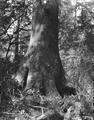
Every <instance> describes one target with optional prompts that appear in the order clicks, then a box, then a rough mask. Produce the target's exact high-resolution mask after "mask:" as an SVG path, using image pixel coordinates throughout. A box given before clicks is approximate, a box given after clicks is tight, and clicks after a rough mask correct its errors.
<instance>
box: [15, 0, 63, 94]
mask: <svg viewBox="0 0 94 120" xmlns="http://www.w3.org/2000/svg"><path fill="white" fill-rule="evenodd" d="M32 25H33V26H32V30H33V32H32V35H31V38H30V43H29V46H28V50H27V53H26V55H25V60H24V62H23V64H22V66H21V68H20V70H19V71H18V75H17V77H16V79H17V80H18V81H19V82H20V83H21V82H22V81H25V82H26V83H25V84H26V86H25V84H24V85H23V87H25V90H26V89H30V88H34V89H37V90H39V91H40V92H41V93H42V94H45V95H48V94H51V93H52V92H56V88H57V90H58V91H59V93H60V94H61V95H62V89H61V88H62V86H63V84H62V83H65V75H64V70H63V68H62V64H61V60H60V57H59V49H58V4H57V3H56V1H55V0H51V1H49V2H48V3H47V4H45V5H40V4H39V5H38V6H37V8H36V10H35V12H34V15H33V23H32ZM26 71H28V72H26Z"/></svg>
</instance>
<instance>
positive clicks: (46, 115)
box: [36, 110, 54, 120]
mask: <svg viewBox="0 0 94 120" xmlns="http://www.w3.org/2000/svg"><path fill="white" fill-rule="evenodd" d="M53 114H54V111H52V110H49V111H47V112H46V113H44V114H42V115H41V116H39V117H37V119H36V120H41V119H45V118H47V117H48V116H51V115H53Z"/></svg>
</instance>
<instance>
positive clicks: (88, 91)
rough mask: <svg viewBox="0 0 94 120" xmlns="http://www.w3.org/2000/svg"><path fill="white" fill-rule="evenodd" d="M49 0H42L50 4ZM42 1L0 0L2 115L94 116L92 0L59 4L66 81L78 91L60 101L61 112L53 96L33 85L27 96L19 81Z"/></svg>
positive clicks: (36, 119) (17, 119) (82, 119)
mask: <svg viewBox="0 0 94 120" xmlns="http://www.w3.org/2000/svg"><path fill="white" fill-rule="evenodd" d="M48 1H49V0H48ZM48 1H47V0H43V1H41V0H40V1H39V2H40V4H42V5H46V3H47V2H48ZM37 5H38V2H37V0H0V120H46V119H47V120H63V119H64V120H93V119H94V2H93V1H91V2H81V3H80V2H79V1H78V0H76V3H75V5H72V3H71V1H70V0H65V1H64V0H61V2H60V3H59V5H58V6H59V11H58V19H59V26H58V47H59V55H60V58H61V62H62V66H63V68H64V71H65V74H64V77H65V78H66V80H67V85H68V86H70V88H74V89H75V91H76V93H75V95H74V94H72V95H71V94H69V93H68V94H66V95H64V96H63V98H62V100H60V101H59V100H58V102H60V106H59V107H60V108H58V109H60V111H59V110H57V109H56V108H55V104H57V103H53V102H55V101H53V100H52V99H53V98H51V97H50V98H47V96H44V95H41V94H40V93H38V92H36V91H34V90H31V91H29V92H28V94H29V93H30V94H29V95H27V93H25V92H23V91H21V90H20V89H19V88H18V83H17V84H16V83H15V80H14V78H15V75H16V73H17V72H18V69H19V66H20V64H21V63H22V61H23V60H24V57H25V55H26V52H27V49H28V45H29V41H30V36H31V32H32V26H33V25H32V23H33V22H32V21H33V19H32V16H33V14H34V12H35V9H36V6H37ZM52 34H53V33H52ZM53 44H54V43H53ZM52 57H53V56H52ZM21 70H22V71H23V69H21ZM74 89H73V90H74ZM52 96H53V95H52ZM50 102H51V105H49V104H50ZM50 106H52V107H50ZM61 111H62V113H60V112H61Z"/></svg>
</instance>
